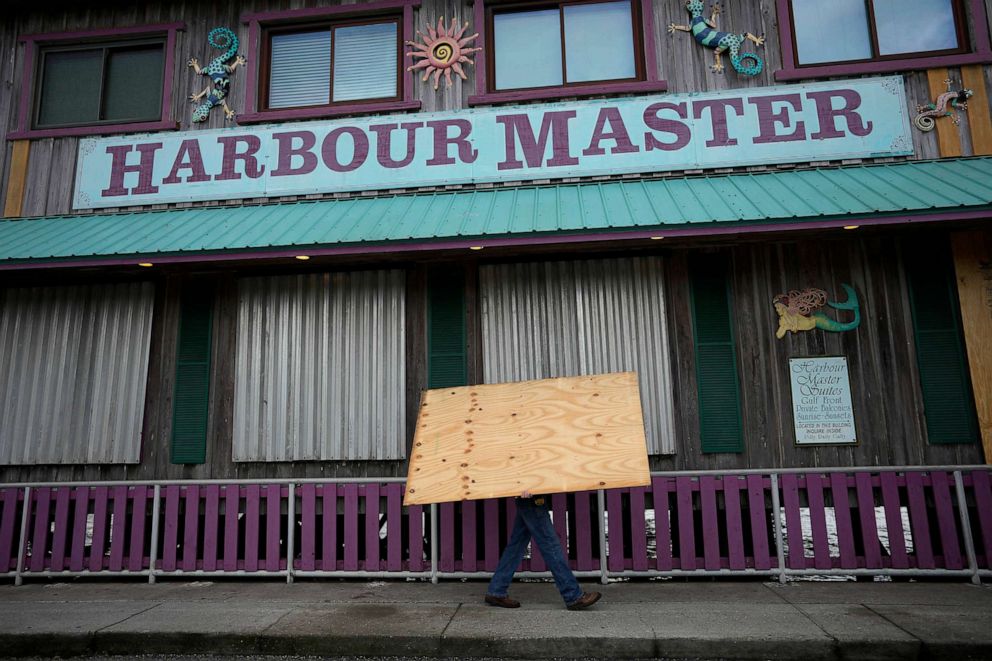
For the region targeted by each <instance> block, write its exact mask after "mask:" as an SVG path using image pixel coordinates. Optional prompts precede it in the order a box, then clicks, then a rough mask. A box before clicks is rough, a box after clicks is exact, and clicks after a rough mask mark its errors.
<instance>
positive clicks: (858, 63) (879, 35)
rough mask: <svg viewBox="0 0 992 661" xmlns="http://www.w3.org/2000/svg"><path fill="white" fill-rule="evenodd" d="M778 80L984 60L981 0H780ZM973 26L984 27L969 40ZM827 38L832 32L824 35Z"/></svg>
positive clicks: (986, 45) (986, 48) (990, 54)
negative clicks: (969, 20) (969, 26)
mask: <svg viewBox="0 0 992 661" xmlns="http://www.w3.org/2000/svg"><path fill="white" fill-rule="evenodd" d="M778 4H779V29H780V34H781V38H782V55H783V57H782V59H783V69H782V70H781V71H779V72H777V73H776V78H777V79H778V80H790V79H796V78H809V77H811V76H816V75H838V74H840V75H846V74H855V73H883V72H888V71H900V70H906V69H924V68H933V67H944V66H959V65H963V64H977V63H980V62H986V61H989V60H990V58H992V52H990V47H989V37H988V32H987V30H986V29H984V26H985V25H986V17H985V16H986V14H985V7H984V4H983V3H982V2H981V0H832V1H831V2H823V1H822V0H779V3H778ZM969 14H970V17H971V24H972V25H980V26H983V29H981V30H977V31H976V34H975V35H974V43H972V41H971V40H970V38H969V35H968V30H967V25H968V15H969ZM825 35H829V36H827V37H825Z"/></svg>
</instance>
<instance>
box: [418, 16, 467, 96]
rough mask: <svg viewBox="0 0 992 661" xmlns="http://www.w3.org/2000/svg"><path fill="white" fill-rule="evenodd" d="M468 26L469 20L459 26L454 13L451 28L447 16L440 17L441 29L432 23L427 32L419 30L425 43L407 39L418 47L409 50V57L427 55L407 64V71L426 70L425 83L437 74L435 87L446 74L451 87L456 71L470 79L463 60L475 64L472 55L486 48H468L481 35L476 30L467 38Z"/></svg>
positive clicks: (438, 20) (438, 25)
mask: <svg viewBox="0 0 992 661" xmlns="http://www.w3.org/2000/svg"><path fill="white" fill-rule="evenodd" d="M467 29H468V22H466V23H465V25H463V26H461V27H458V20H457V19H456V18H455V17H454V16H452V17H451V26H450V27H448V28H447V29H445V27H444V17H443V16H442V17H439V18H438V19H437V29H434V28H432V27H431V26H430V24H428V25H427V34H426V35H425V34H423V33H421V32H419V31H418V32H417V35H418V36H419V37H420V38H421V39H423V41H424V43H417V42H416V41H408V42H406V45H407V46H413V47H414V48H415V49H417V50H413V51H408V52H407V54H406V55H407V57H419V58H423V59H421V60H420V61H419V62H417V63H416V64H414V65H412V66H409V67H407V69H406V70H407V71H416V70H418V69H424V77H423V78H421V80H422V81H424V82H426V81H427V79H428V78H430V76H431V74H434V89H437V88H438V83H439V82H440V80H441V74H442V73H443V74H444V78H445V80H446V81H447V82H448V87H451V72H452V71H454V72H455V73H456V74H458V75H459V76H461V79H462V80H468V76H466V75H465V71H464V70H463V69H462V66H461V65H462V64H463V63H464V64H475V63H474V62H473V61H472V60H471V58H469V57H468V56H469V55H471V54H472V53H476V52H478V51H481V50H482V49H481V48H468V45H469V44H470V43H472V41H473V40H474V39H475V38H476V37H478V36H479V33H478V32H476V33H475V34H473V35H470V36H468V37H464V38H463V37H462V35H463V34H465V31H466V30H467Z"/></svg>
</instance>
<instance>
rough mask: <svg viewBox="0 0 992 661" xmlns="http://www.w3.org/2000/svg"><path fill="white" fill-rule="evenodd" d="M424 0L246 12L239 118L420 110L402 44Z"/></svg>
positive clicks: (275, 118)
mask: <svg viewBox="0 0 992 661" xmlns="http://www.w3.org/2000/svg"><path fill="white" fill-rule="evenodd" d="M419 6H420V0H377V2H374V3H366V4H363V3H357V4H340V5H333V6H325V7H310V8H307V9H287V10H273V11H263V12H257V13H247V14H244V15H242V17H241V20H242V21H243V22H245V23H247V24H248V41H247V43H248V44H249V46H248V48H249V52H248V53H247V57H248V71H247V75H246V76H245V107H244V111H243V112H241V113H240V114H238V123H239V124H250V123H253V122H272V121H282V120H292V119H310V118H318V117H333V116H335V115H349V114H358V113H364V114H369V113H383V112H395V111H401V110H419V109H420V101H417V100H416V99H414V98H413V93H414V74H413V73H411V72H409V71H407V70H406V66H405V65H406V64H409V62H404V60H403V57H404V50H405V49H404V48H403V43H404V42H406V41H411V40H413V39H415V38H416V34H415V33H414V25H415V22H414V15H413V13H414V12H413V10H414V9H415V8H416V7H419Z"/></svg>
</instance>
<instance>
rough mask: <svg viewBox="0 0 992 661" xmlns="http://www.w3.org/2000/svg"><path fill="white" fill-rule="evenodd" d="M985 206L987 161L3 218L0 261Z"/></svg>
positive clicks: (989, 198)
mask: <svg viewBox="0 0 992 661" xmlns="http://www.w3.org/2000/svg"><path fill="white" fill-rule="evenodd" d="M990 203H992V158H971V159H946V160H943V161H934V162H903V163H891V164H886V165H872V166H850V167H841V168H822V169H816V170H797V171H794V172H764V173H755V174H750V173H749V174H729V175H710V176H705V177H702V176H701V177H670V178H666V179H656V180H638V181H609V182H594V183H583V184H562V185H557V186H538V187H534V186H523V187H519V188H498V189H485V190H481V189H480V190H463V191H457V192H436V193H421V194H417V195H392V196H391V195H379V196H375V197H372V196H369V197H354V198H350V199H345V200H320V201H307V202H293V203H286V204H264V205H261V206H239V207H198V208H191V209H171V210H167V211H152V212H148V211H141V212H134V213H120V214H99V215H98V214H92V215H87V216H77V217H66V218H39V219H35V220H16V221H11V220H7V221H0V261H4V260H20V259H48V258H68V257H94V256H114V255H152V254H155V253H160V252H167V253H181V252H194V253H195V252H201V251H208V250H251V249H258V248H272V247H285V246H328V245H337V244H359V243H378V242H388V241H406V240H424V241H429V240H435V239H443V238H453V237H485V236H508V235H512V236H523V235H530V234H539V233H551V232H575V231H593V230H596V231H599V230H614V229H617V230H622V229H628V230H633V229H647V228H659V227H668V226H681V225H709V226H715V225H717V224H718V223H729V224H738V223H766V222H776V221H790V222H795V221H802V220H811V221H812V220H818V219H822V218H827V217H830V218H843V217H845V216H852V215H853V216H862V215H865V214H874V213H904V212H912V211H916V212H927V213H931V212H938V211H954V210H962V209H968V208H980V207H986V206H988V205H989V204H990Z"/></svg>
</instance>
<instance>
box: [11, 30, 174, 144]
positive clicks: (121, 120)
mask: <svg viewBox="0 0 992 661" xmlns="http://www.w3.org/2000/svg"><path fill="white" fill-rule="evenodd" d="M183 27H184V25H183V24H182V23H170V24H163V25H148V26H141V27H134V28H121V29H113V30H93V31H87V32H72V33H57V34H36V35H28V36H23V37H21V38H20V40H21V41H23V42H24V43H25V48H24V69H23V80H25V81H30V84H27V85H25V86H24V91H23V93H22V95H21V100H20V108H19V113H18V126H17V128H16V129H15V130H14V131H12V132H11V133H9V134H8V135H7V137H8V139H23V138H42V137H49V136H62V135H99V134H101V133H128V132H138V131H153V130H162V129H170V128H172V129H174V128H176V122H175V121H174V120H173V121H170V120H169V116H170V114H171V108H172V78H173V70H174V69H175V67H174V66H173V57H174V55H173V53H174V50H175V43H176V32H177V31H178V30H180V29H182V28H183Z"/></svg>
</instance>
